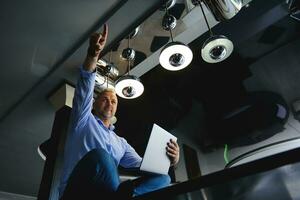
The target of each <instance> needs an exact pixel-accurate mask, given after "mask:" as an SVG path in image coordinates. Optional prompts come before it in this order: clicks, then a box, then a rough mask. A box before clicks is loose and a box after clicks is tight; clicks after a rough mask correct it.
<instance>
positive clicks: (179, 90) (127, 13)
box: [0, 0, 299, 196]
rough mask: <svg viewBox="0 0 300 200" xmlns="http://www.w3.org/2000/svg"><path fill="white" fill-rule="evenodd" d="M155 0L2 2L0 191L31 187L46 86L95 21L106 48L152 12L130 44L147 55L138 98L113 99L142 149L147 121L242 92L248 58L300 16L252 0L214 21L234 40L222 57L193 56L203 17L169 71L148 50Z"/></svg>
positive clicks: (288, 35) (44, 130) (47, 119)
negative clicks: (182, 61)
mask: <svg viewBox="0 0 300 200" xmlns="http://www.w3.org/2000/svg"><path fill="white" fill-rule="evenodd" d="M179 2H180V3H182V2H185V1H179ZM160 6H161V1H160V0H157V1H153V0H152V1H149V0H143V1H142V0H130V1H117V0H115V1H96V0H92V1H88V2H86V1H79V0H76V1H57V0H54V1H53V0H51V1H37V0H29V1H18V2H17V1H6V2H5V3H3V4H2V5H1V8H0V9H1V10H0V13H1V14H0V22H1V25H2V29H1V33H0V36H1V37H0V42H1V47H0V52H1V54H0V55H1V61H2V62H1V69H2V70H1V73H0V81H1V82H0V87H1V93H0V137H1V140H0V158H1V164H0V191H5V192H11V193H18V194H25V195H30V196H36V195H37V192H38V188H39V184H40V180H41V175H42V171H43V166H44V161H43V160H42V159H41V158H39V157H38V154H37V151H36V149H37V147H38V145H39V144H41V143H42V142H43V141H45V140H46V139H48V138H49V137H50V134H51V129H52V123H53V119H54V114H55V110H54V108H53V107H52V105H51V104H50V103H49V101H48V97H49V94H50V93H51V92H52V91H53V90H54V89H55V88H57V86H58V85H60V84H61V83H62V82H65V81H67V82H69V83H71V84H75V82H76V79H77V75H78V73H77V72H78V71H77V69H78V67H79V66H80V65H81V63H82V61H83V59H84V56H85V54H86V49H87V44H88V38H89V35H90V34H91V33H92V32H94V31H98V30H101V27H102V25H103V24H104V23H105V22H106V23H108V25H109V29H110V31H109V39H108V44H107V48H106V49H105V51H106V52H105V53H108V52H109V51H110V50H111V49H112V48H113V47H115V46H116V45H117V44H118V43H120V42H121V41H122V40H123V39H124V38H125V37H126V36H127V35H128V34H129V33H130V32H131V31H132V30H134V28H135V27H137V26H138V25H139V24H142V23H143V22H144V21H145V20H147V19H148V18H149V17H152V23H150V25H149V26H148V27H150V28H148V29H147V30H145V31H144V32H141V33H140V35H139V36H140V37H143V34H145V38H144V42H140V43H136V44H135V43H132V44H135V45H136V46H135V47H136V48H137V49H138V48H140V47H142V46H146V47H147V50H143V51H142V52H144V53H145V54H146V55H147V58H146V59H144V60H143V61H142V62H140V63H139V64H138V65H137V66H134V68H133V70H132V72H133V73H135V74H136V75H138V76H139V77H140V78H141V80H142V82H143V84H144V86H145V92H144V94H143V95H142V96H141V97H140V98H138V99H134V100H124V99H120V104H119V110H118V113H117V117H118V122H117V124H116V126H117V132H118V133H119V134H120V135H122V136H125V137H126V138H128V140H129V142H130V143H132V145H133V146H135V147H137V150H138V151H139V152H141V153H142V151H143V150H142V149H143V147H144V145H145V142H146V140H147V133H149V131H147V130H148V129H149V127H150V126H151V123H152V122H156V123H158V124H160V125H161V126H162V127H164V128H166V129H168V130H171V129H173V128H174V127H175V125H176V123H178V121H180V120H181V119H182V118H183V117H184V116H185V114H186V113H188V112H189V111H190V109H191V106H192V102H193V101H196V102H199V103H201V104H203V105H204V107H205V110H206V113H207V114H210V115H212V114H214V113H217V114H218V113H219V114H220V113H222V112H223V111H225V110H226V109H230V108H232V107H234V106H235V105H236V102H237V101H238V99H239V96H242V95H243V94H245V93H246V92H247V91H245V89H244V87H243V84H242V81H243V80H244V79H245V78H246V77H248V76H251V73H250V71H249V69H248V66H249V65H250V64H251V63H253V62H256V61H257V60H258V59H260V58H262V57H263V56H265V55H267V54H268V53H270V52H272V51H274V50H275V49H276V48H279V47H281V46H283V45H285V44H287V43H289V42H292V41H293V40H294V39H295V38H297V36H298V35H299V22H297V21H296V20H294V19H291V18H290V17H289V16H288V14H289V12H288V8H287V5H286V3H285V1H284V0H272V1H271V0H270V1H260V0H253V1H251V2H250V4H249V6H248V7H247V8H246V7H244V8H243V9H242V10H241V11H240V12H239V13H238V14H237V15H236V16H235V17H234V18H232V19H231V20H229V21H226V22H222V23H219V24H217V25H216V26H214V28H213V32H214V33H216V34H224V35H226V36H227V37H228V38H230V39H231V40H232V41H233V43H234V46H235V49H234V53H233V54H232V56H230V57H229V59H228V60H226V61H224V62H222V63H219V64H214V65H212V64H206V63H204V62H203V60H202V59H201V58H200V55H199V52H200V49H201V46H202V44H203V42H204V40H205V39H206V38H207V37H208V35H207V33H206V34H203V35H202V33H203V32H206V27H205V25H204V24H202V25H203V26H199V29H202V30H203V31H202V32H200V35H197V36H193V37H192V36H186V37H185V38H182V39H183V40H185V39H187V41H190V42H188V43H189V46H190V47H191V48H192V50H193V53H194V59H193V62H192V64H191V65H190V66H189V67H187V68H186V69H184V70H182V71H179V72H169V71H166V70H165V69H164V68H162V67H161V66H160V65H159V64H158V59H156V58H157V57H155V56H156V55H158V53H159V51H160V49H158V48H157V46H155V48H154V47H153V46H152V49H151V43H152V41H153V37H154V36H159V37H162V36H166V37H167V36H168V33H167V32H163V31H161V27H160V24H161V21H160V20H161V17H162V16H163V13H162V11H160V10H158V9H159V8H160ZM185 12H186V11H184V12H183V14H182V16H181V17H183V16H184V14H185ZM156 19H157V20H156ZM202 20H203V19H202ZM180 23H181V22H180ZM144 25H145V26H146V25H147V24H144ZM153 25H157V26H155V27H156V28H153V27H154V26H153ZM151 27H152V29H151ZM157 27H159V28H157ZM178 27H180V26H178ZM182 27H183V28H178V30H174V32H175V35H177V34H178V37H179V36H180V34H181V33H182V32H184V31H186V30H185V27H184V26H182ZM192 28H195V27H191V29H192ZM197 28H198V27H197ZM204 30H205V31H204ZM153 33H159V35H155V34H153ZM147 34H148V35H147ZM201 35H202V36H201ZM198 36H200V37H198ZM187 37H190V38H187ZM179 38H180V37H179ZM189 39H190V40H189ZM145 44H147V45H145ZM162 44H163V43H161V44H160V45H162ZM119 47H120V48H122V47H124V44H123V46H122V44H121V45H120V46H119ZM153 49H155V50H157V51H155V52H153ZM115 52H117V51H115ZM105 56H108V54H106V55H105ZM114 61H115V62H117V61H116V60H114ZM149 63H150V64H149ZM121 66H122V65H120V70H121V71H122V70H123V71H124V69H122V68H121ZM220 99H222V104H221V105H220V104H219V102H220Z"/></svg>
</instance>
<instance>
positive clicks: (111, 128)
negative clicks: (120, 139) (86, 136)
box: [94, 115, 115, 131]
mask: <svg viewBox="0 0 300 200" xmlns="http://www.w3.org/2000/svg"><path fill="white" fill-rule="evenodd" d="M94 117H95V119H96V120H97V121H98V123H99V124H100V125H101V126H103V127H104V128H106V129H108V130H110V131H113V130H114V129H115V126H114V125H112V124H110V125H109V127H108V128H107V127H106V126H105V125H104V124H103V122H102V120H101V119H100V118H99V117H97V116H96V115H94Z"/></svg>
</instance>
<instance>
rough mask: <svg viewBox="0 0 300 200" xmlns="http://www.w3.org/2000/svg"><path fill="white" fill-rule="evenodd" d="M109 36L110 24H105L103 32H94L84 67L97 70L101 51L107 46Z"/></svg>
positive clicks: (88, 69) (91, 70)
mask: <svg viewBox="0 0 300 200" xmlns="http://www.w3.org/2000/svg"><path fill="white" fill-rule="evenodd" d="M107 36H108V26H107V24H104V27H103V32H102V33H93V34H92V35H91V37H90V42H89V47H88V53H87V56H86V59H85V61H84V64H83V66H84V69H85V70H87V71H90V72H93V71H95V69H96V63H97V61H98V57H99V55H100V53H101V51H102V50H103V49H104V47H105V43H106V40H107Z"/></svg>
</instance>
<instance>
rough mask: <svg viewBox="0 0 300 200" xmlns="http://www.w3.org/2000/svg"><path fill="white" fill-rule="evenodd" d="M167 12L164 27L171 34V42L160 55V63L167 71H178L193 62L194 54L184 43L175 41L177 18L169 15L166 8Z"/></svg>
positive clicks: (163, 22)
mask: <svg viewBox="0 0 300 200" xmlns="http://www.w3.org/2000/svg"><path fill="white" fill-rule="evenodd" d="M165 12H166V15H165V16H164V18H163V21H162V27H163V29H164V30H167V31H169V32H170V36H171V42H169V43H168V44H167V45H166V46H165V47H164V48H163V49H162V51H161V53H160V55H159V63H160V65H161V66H162V67H163V68H165V69H167V70H170V71H178V70H181V69H183V68H185V67H187V66H188V65H189V64H190V63H191V62H192V59H193V52H192V50H191V49H190V48H189V47H188V46H187V45H185V44H184V43H182V42H177V41H174V40H173V34H172V30H173V29H174V28H175V26H176V18H175V17H174V16H172V15H170V14H169V13H168V9H167V6H165Z"/></svg>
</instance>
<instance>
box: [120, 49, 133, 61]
mask: <svg viewBox="0 0 300 200" xmlns="http://www.w3.org/2000/svg"><path fill="white" fill-rule="evenodd" d="M122 58H123V59H125V60H133V59H134V58H135V50H134V49H132V48H126V49H123V51H122Z"/></svg>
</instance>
